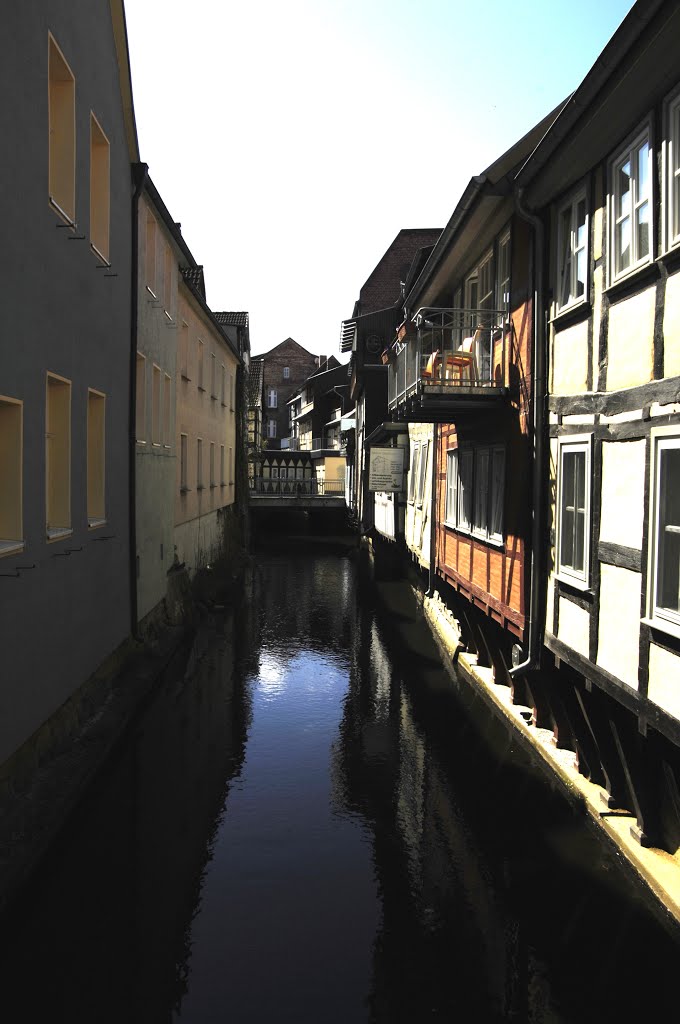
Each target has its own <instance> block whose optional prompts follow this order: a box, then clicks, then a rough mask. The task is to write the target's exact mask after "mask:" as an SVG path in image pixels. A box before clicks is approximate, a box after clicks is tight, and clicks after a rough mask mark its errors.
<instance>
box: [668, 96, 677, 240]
mask: <svg viewBox="0 0 680 1024" xmlns="http://www.w3.org/2000/svg"><path fill="white" fill-rule="evenodd" d="M666 130H667V133H668V141H667V145H666V153H667V162H666V182H667V204H668V220H667V229H666V231H667V238H666V247H667V248H670V247H671V246H673V245H677V244H678V243H679V242H680V93H678V94H677V95H676V96H675V97H674V99H673V100H671V102H670V103H669V105H668V122H667V129H666Z"/></svg>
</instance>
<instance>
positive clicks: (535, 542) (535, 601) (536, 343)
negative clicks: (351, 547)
mask: <svg viewBox="0 0 680 1024" xmlns="http://www.w3.org/2000/svg"><path fill="white" fill-rule="evenodd" d="M515 201H516V208H517V212H518V213H519V215H520V216H521V217H522V218H523V219H524V220H525V221H527V222H528V223H529V224H531V226H532V227H533V229H534V254H533V261H534V281H535V286H534V308H533V335H534V337H533V368H532V377H533V381H532V384H533V388H532V417H531V421H532V422H531V427H532V440H533V466H532V471H533V472H532V489H531V514H532V525H531V580H530V584H529V624H528V629H527V642H526V647H525V649H524V652H522V649H521V648H520V647H519V645H515V646H514V647H513V650H512V661H513V667H512V668H511V669H510V670H509V675H510V678H511V679H512V678H515V677H516V676H519V675H523V674H524V673H525V672H528V671H530V670H531V669H535V668H538V666H539V664H540V660H541V643H542V640H543V629H544V625H545V610H544V608H543V604H544V602H543V596H544V591H543V588H542V579H543V575H542V570H543V561H544V559H543V550H544V545H543V539H544V536H545V519H546V508H545V505H546V503H545V502H544V501H543V486H542V485H543V468H544V462H545V433H546V404H547V387H546V380H547V378H546V364H547V360H546V338H545V317H544V313H543V305H544V283H543V264H544V254H545V231H544V227H543V221H542V220H541V218H540V217H539V216H537V215H536V214H535V213H534V212H533V211H531V210H530V209H529V208H528V207H527V206H525V204H524V197H523V189H521V188H519V189H518V190H517V192H516V195H515ZM522 653H523V654H524V659H523V660H522V661H520V660H519V659H520V657H522Z"/></svg>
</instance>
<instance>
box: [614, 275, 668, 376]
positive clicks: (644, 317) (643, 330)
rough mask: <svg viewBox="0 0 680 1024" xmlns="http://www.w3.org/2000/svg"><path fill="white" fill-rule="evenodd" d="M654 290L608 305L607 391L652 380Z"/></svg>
mask: <svg viewBox="0 0 680 1024" xmlns="http://www.w3.org/2000/svg"><path fill="white" fill-rule="evenodd" d="M655 301H656V289H655V288H654V287H653V286H652V287H651V288H647V289H646V290H645V291H644V292H640V293H639V294H638V295H632V296H631V297H630V298H628V299H623V300H621V301H620V302H617V303H616V304H614V305H612V306H611V308H610V310H609V333H608V336H607V391H617V390H618V389H619V388H632V387H635V386H636V385H638V384H646V383H647V382H648V381H650V380H651V379H652V376H653V368H654V356H653V335H654V305H655Z"/></svg>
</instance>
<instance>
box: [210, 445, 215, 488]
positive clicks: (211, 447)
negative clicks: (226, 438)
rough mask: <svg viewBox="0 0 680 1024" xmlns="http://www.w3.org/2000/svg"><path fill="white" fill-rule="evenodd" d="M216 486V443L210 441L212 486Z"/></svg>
mask: <svg viewBox="0 0 680 1024" xmlns="http://www.w3.org/2000/svg"><path fill="white" fill-rule="evenodd" d="M214 486H215V443H214V441H211V442H210V487H211V489H212V488H213V487H214Z"/></svg>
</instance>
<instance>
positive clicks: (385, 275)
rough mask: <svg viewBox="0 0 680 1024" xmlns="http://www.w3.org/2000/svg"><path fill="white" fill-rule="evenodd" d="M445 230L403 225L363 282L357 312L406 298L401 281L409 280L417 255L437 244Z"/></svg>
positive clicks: (370, 309)
mask: <svg viewBox="0 0 680 1024" xmlns="http://www.w3.org/2000/svg"><path fill="white" fill-rule="evenodd" d="M441 230H442V229H441V228H402V229H401V231H399V232H398V234H397V236H396V238H394V239H393V241H392V242H391V244H390V245H389V246H388V248H387V249H386V251H385V252H384V253H383V255H382V256H381V258H380V260H379V262H378V263H377V264H376V266H375V267H374V268H373V270H372V272H371V273H370V274H369V276H368V277H367V278H366V280H365V281H364V283H363V284H362V286H361V290H360V292H359V302H358V305H359V309H356V310H355V315H358V314H363V313H373V312H375V311H376V310H377V309H386V308H387V307H388V306H394V305H398V304H399V303H400V302H401V298H402V295H401V282H402V281H404V280H405V279H406V276H407V274H408V272H409V268H410V266H411V263H412V262H413V258H414V256H415V255H416V253H417V252H418V250H420V249H422V248H423V247H428V246H433V245H434V244H435V242H436V241H437V239H438V238H439V236H440V235H441Z"/></svg>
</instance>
